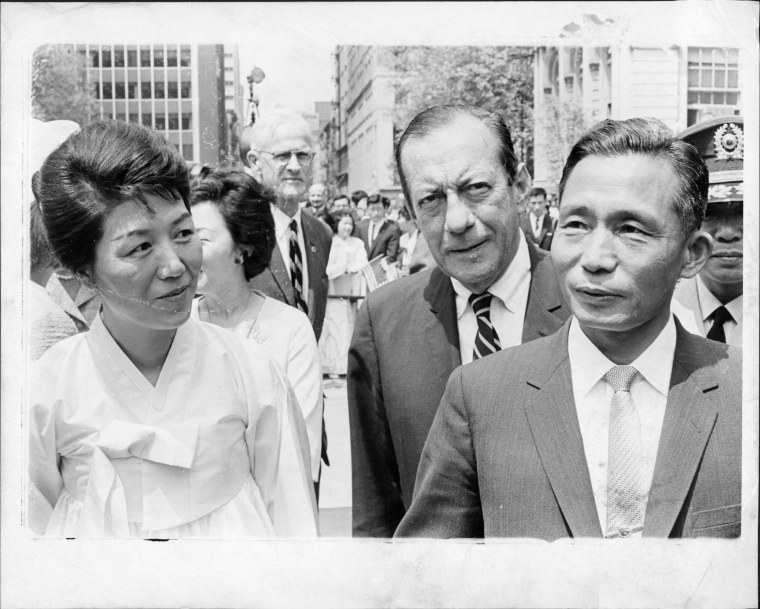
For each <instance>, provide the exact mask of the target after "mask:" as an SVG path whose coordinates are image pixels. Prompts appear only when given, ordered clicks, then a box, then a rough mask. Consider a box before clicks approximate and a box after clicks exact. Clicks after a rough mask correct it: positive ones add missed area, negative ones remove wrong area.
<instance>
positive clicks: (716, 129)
mask: <svg viewBox="0 0 760 609" xmlns="http://www.w3.org/2000/svg"><path fill="white" fill-rule="evenodd" d="M743 127H744V121H743V120H742V117H740V116H731V117H728V118H716V119H710V120H708V121H704V122H702V123H698V124H696V125H694V126H693V127H690V128H689V129H687V130H686V131H684V132H683V133H681V135H679V137H680V138H681V139H682V140H684V141H686V142H689V143H690V144H692V145H693V146H694V147H695V148H696V149H697V150H698V151H699V153H700V156H702V158H703V159H704V160H705V163H706V165H707V169H708V170H709V172H710V188H709V190H708V196H707V212H706V213H705V219H704V221H703V222H702V229H703V230H705V231H707V232H708V233H709V234H710V236H711V237H712V238H713V241H714V243H713V251H712V255H711V256H710V258H709V259H708V261H707V263H706V264H705V267H704V268H703V269H702V271H701V272H700V273H699V274H698V275H697V276H696V277H693V278H692V279H688V280H682V281H680V282H679V284H678V286H676V291H675V299H676V301H677V302H678V303H679V304H681V305H683V306H684V307H686V308H687V309H689V310H690V311H691V313H692V314H693V316H694V319H693V322H694V323H693V324H692V327H695V328H696V332H698V333H699V334H701V335H702V336H706V337H707V338H710V339H712V340H717V341H719V342H724V343H728V344H729V345H735V346H737V347H741V346H742V334H743V324H742V319H743V305H744V299H743V291H744V289H743V288H744V284H743V282H744V251H743V250H744V247H743V240H744V226H743V224H744V133H743ZM682 321H683V322H684V325H686V324H687V323H689V322H690V321H692V320H688V321H687V320H686V319H683V320H682Z"/></svg>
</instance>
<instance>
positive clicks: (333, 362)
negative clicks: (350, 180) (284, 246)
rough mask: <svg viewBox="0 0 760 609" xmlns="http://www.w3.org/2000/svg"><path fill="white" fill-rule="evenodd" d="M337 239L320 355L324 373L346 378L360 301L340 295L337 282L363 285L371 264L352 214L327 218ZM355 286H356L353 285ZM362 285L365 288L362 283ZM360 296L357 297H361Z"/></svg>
mask: <svg viewBox="0 0 760 609" xmlns="http://www.w3.org/2000/svg"><path fill="white" fill-rule="evenodd" d="M327 223H328V224H329V225H331V226H330V228H332V230H333V233H334V237H333V240H332V247H331V248H330V257H329V259H328V261H327V278H328V279H329V280H330V291H329V292H328V297H327V306H326V307H325V321H324V324H323V326H322V336H320V338H319V351H320V354H321V357H322V372H323V373H324V374H329V375H331V376H339V375H344V374H346V366H347V362H348V347H349V344H350V342H351V334H353V331H354V324H355V323H356V313H357V300H358V299H357V298H355V297H353V296H354V295H351V294H343V293H338V292H340V291H342V289H341V288H342V286H344V285H346V284H347V283H348V282H346V283H341V284H340V286H341V288H338V289H337V290H336V287H335V286H336V285H338V284H336V282H335V280H336V279H338V278H339V277H344V278H353V277H355V278H357V279H358V280H359V281H360V282H361V281H363V279H361V275H360V274H359V273H360V272H361V269H362V267H363V266H365V265H366V264H367V250H366V249H365V248H364V242H363V241H362V240H361V239H357V238H356V237H352V236H351V232H352V231H353V229H354V219H353V217H352V216H351V212H349V211H348V210H339V211H336V212H334V213H333V214H331V215H330V217H328V218H327ZM352 283H353V282H352ZM359 285H362V286H363V284H361V283H359ZM359 295H360V294H356V296H359Z"/></svg>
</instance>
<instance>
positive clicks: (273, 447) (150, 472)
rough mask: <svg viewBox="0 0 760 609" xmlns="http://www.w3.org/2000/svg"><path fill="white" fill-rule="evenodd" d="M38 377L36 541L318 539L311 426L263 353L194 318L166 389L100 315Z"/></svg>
mask: <svg viewBox="0 0 760 609" xmlns="http://www.w3.org/2000/svg"><path fill="white" fill-rule="evenodd" d="M251 362H257V365H251ZM29 380H30V383H29V410H30V412H29V419H28V420H29V428H28V429H29V502H28V509H27V516H28V524H29V526H30V528H31V529H32V530H33V531H34V532H36V533H38V534H45V535H48V536H57V537H142V538H157V539H158V538H160V539H164V538H187V537H210V538H246V537H270V536H298V537H314V536H316V535H317V534H318V529H317V512H316V502H315V500H314V489H313V485H312V481H311V472H310V469H311V468H310V464H309V446H308V440H307V438H306V430H305V428H304V425H303V420H302V418H301V417H300V415H299V413H298V411H297V410H296V408H297V405H296V401H295V398H294V397H293V392H292V389H291V388H290V385H289V384H288V382H287V381H286V380H285V378H284V376H283V373H282V371H281V370H280V368H279V366H277V364H276V363H275V362H274V361H273V360H272V359H271V357H270V356H269V355H268V354H267V353H266V351H265V350H263V349H261V348H260V347H258V346H257V345H256V344H255V343H253V342H251V341H246V340H242V339H240V338H238V337H236V336H235V335H233V334H232V333H231V332H228V331H227V330H224V329H222V328H218V327H216V326H213V325H211V324H203V323H200V322H198V321H196V320H193V319H190V320H188V321H187V322H186V323H185V324H183V325H182V326H180V327H179V328H178V329H177V332H176V335H175V338H174V341H173V343H172V346H171V349H170V350H169V354H168V356H167V358H166V362H165V363H164V366H163V369H162V370H161V375H160V376H159V378H158V381H157V383H156V386H155V387H154V386H153V385H151V384H150V382H148V380H147V379H146V378H145V377H144V376H143V375H142V374H141V373H140V372H139V371H138V370H137V368H136V367H135V366H134V364H132V362H131V361H130V360H129V358H128V357H127V356H126V355H125V354H124V352H123V351H122V350H121V348H120V347H119V346H118V345H117V343H116V342H115V341H114V339H113V338H112V337H111V335H110V333H109V332H108V330H107V329H106V327H105V326H104V325H103V322H102V320H101V319H100V316H97V318H96V320H95V321H94V323H93V324H92V327H91V329H90V331H89V332H86V333H83V334H78V335H77V336H73V337H71V338H69V339H66V340H64V341H62V342H60V343H58V344H57V345H55V346H54V347H52V348H51V349H49V350H48V351H47V352H46V353H45V355H44V356H43V357H42V358H40V359H39V360H38V361H37V362H36V363H35V365H34V366H33V368H32V370H31V377H30V379H29Z"/></svg>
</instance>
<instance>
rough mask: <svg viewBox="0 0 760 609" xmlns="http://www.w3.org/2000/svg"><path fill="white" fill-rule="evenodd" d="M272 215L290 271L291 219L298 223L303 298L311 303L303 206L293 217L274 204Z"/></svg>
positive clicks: (283, 255) (286, 264) (281, 250)
mask: <svg viewBox="0 0 760 609" xmlns="http://www.w3.org/2000/svg"><path fill="white" fill-rule="evenodd" d="M272 216H274V232H275V235H276V237H277V246H278V247H279V248H280V254H282V259H283V261H284V262H285V268H287V269H288V272H290V221H291V220H295V221H296V224H298V247H300V248H301V272H302V279H301V283H303V299H304V302H305V303H306V304H307V305H308V304H309V262H308V257H307V255H306V243H305V242H304V239H303V224H302V223H301V208H300V207H299V208H298V211H297V212H296V213H295V215H294V216H293V217H292V218H291V217H290V216H288V214H286V213H285V212H284V211H282V210H281V209H280V208H279V207H277V206H276V205H272Z"/></svg>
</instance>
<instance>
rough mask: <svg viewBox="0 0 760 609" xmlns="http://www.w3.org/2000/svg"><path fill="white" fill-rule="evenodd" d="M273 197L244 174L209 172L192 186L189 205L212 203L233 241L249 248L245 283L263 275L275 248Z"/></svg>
mask: <svg viewBox="0 0 760 609" xmlns="http://www.w3.org/2000/svg"><path fill="white" fill-rule="evenodd" d="M273 201H274V195H273V193H272V192H271V191H270V190H268V189H266V188H265V187H264V186H261V185H260V184H259V183H258V182H257V181H256V180H254V179H253V178H252V177H251V176H249V175H248V174H247V173H245V172H243V171H237V170H235V169H230V168H218V169H208V170H207V171H205V172H202V173H201V174H200V175H199V176H198V179H197V180H196V181H195V182H194V184H193V190H192V192H191V193H190V205H191V206H193V205H197V204H199V203H206V202H208V203H212V204H214V205H215V206H216V208H217V209H218V210H219V213H220V214H221V216H222V218H223V219H224V224H225V225H226V226H227V230H229V231H230V235H232V240H233V241H234V242H235V243H236V244H238V245H242V246H246V250H247V249H250V253H248V251H244V252H243V274H244V275H245V278H246V279H250V278H251V277H255V276H256V275H258V274H259V273H261V271H263V270H264V269H265V268H266V267H267V265H268V264H269V261H270V259H271V258H272V249H273V248H274V246H275V243H276V241H275V233H274V218H273V217H272V210H271V207H270V205H271V204H272V202H273Z"/></svg>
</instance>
